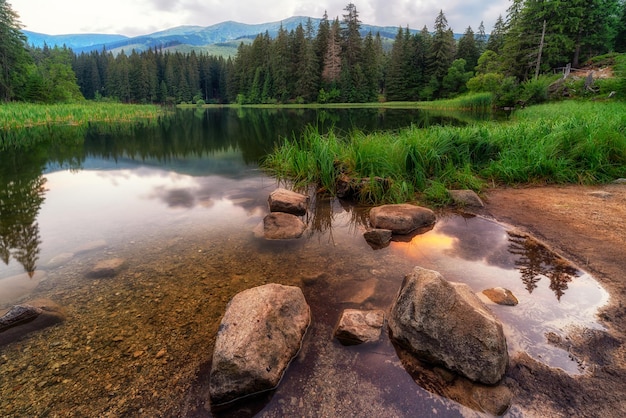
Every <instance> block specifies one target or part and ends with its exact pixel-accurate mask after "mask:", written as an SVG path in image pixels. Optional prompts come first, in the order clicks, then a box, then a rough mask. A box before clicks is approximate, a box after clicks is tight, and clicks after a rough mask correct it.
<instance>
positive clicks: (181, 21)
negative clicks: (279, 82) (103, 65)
mask: <svg viewBox="0 0 626 418" xmlns="http://www.w3.org/2000/svg"><path fill="white" fill-rule="evenodd" d="M7 2H8V3H9V4H10V5H11V7H12V9H13V10H14V11H15V12H17V13H18V15H19V17H20V19H19V20H20V22H21V24H22V26H23V29H26V30H30V31H33V32H39V33H45V34H48V35H61V34H75V33H109V34H120V35H126V36H138V35H146V34H150V33H153V32H157V31H160V30H165V29H169V28H173V27H176V26H181V25H195V26H211V25H214V24H216V23H220V22H224V21H227V20H234V21H236V22H241V23H248V24H255V23H267V22H277V21H280V20H283V19H286V18H288V17H291V16H310V17H314V18H321V17H322V16H323V14H324V11H325V10H327V11H328V17H329V18H330V19H334V18H335V17H339V18H340V19H341V15H342V14H343V13H344V10H343V9H344V8H345V7H346V5H347V4H348V3H350V1H349V0H326V1H319V0H313V1H309V0H271V1H267V0H265V1H259V0H230V1H225V0H106V1H101V0H8V1H7ZM352 2H353V3H354V4H355V6H356V9H357V11H358V13H359V17H360V20H361V22H362V23H366V24H370V25H377V26H395V27H398V26H402V27H406V26H408V27H409V28H411V29H421V28H422V27H423V26H424V25H427V26H428V28H429V29H432V27H433V25H434V22H435V18H436V17H437V14H438V13H439V11H440V10H443V12H444V14H445V16H446V19H447V20H448V25H449V26H450V27H451V28H452V29H453V30H454V32H456V33H463V32H464V31H465V29H466V28H467V27H468V26H471V27H472V29H473V30H474V32H476V30H477V29H478V26H479V25H480V22H481V21H482V22H484V25H485V31H486V32H487V33H489V32H491V29H492V28H493V25H494V23H495V21H496V19H497V18H498V15H502V16H503V17H506V9H507V7H508V6H509V3H510V0H446V1H441V0H352Z"/></svg>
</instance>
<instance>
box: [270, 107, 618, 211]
mask: <svg viewBox="0 0 626 418" xmlns="http://www.w3.org/2000/svg"><path fill="white" fill-rule="evenodd" d="M339 166H340V167H342V170H341V171H343V172H346V173H347V174H349V175H350V176H353V177H355V178H362V177H365V178H370V179H374V177H383V178H385V179H388V180H389V181H388V183H389V184H390V187H389V188H388V189H385V190H382V188H381V187H380V186H379V189H380V190H372V193H369V194H367V200H369V201H372V202H374V203H382V202H398V201H409V200H413V199H415V198H416V194H421V196H422V197H425V198H426V199H428V200H431V201H434V202H435V203H445V201H446V199H447V193H446V192H445V191H446V190H448V189H459V188H464V189H465V188H469V189H472V190H475V191H481V190H482V188H483V187H484V185H485V184H486V183H503V184H519V183H583V184H590V183H602V182H607V181H610V180H613V179H615V178H617V177H624V176H626V103H617V102H614V103H608V102H607V103H601V102H561V103H555V104H547V105H540V106H534V107H529V108H526V109H524V110H521V111H518V112H516V113H515V114H514V116H513V117H512V118H511V119H510V120H509V121H507V122H500V123H498V122H477V123H474V124H471V125H468V126H464V127H450V126H446V127H434V128H428V129H418V128H416V127H410V128H406V129H403V130H400V131H398V132H382V133H381V132H379V133H373V134H370V135H365V134H362V133H360V132H353V133H351V134H350V135H348V136H347V137H345V138H339V137H337V136H336V135H335V134H334V133H332V132H331V133H330V134H328V135H325V136H324V135H320V134H319V133H318V132H316V131H308V132H307V133H305V134H304V135H303V137H302V138H300V139H298V140H295V141H286V142H285V143H284V144H282V145H281V146H280V147H278V148H277V149H276V150H275V152H274V153H272V154H271V155H269V156H268V158H267V159H266V160H265V162H264V167H266V168H267V169H268V170H270V171H271V172H272V173H274V174H275V175H276V176H278V177H281V178H291V179H294V180H296V182H299V183H301V184H304V183H307V182H308V183H318V184H320V185H322V186H323V187H324V188H326V189H328V190H330V191H333V190H334V183H335V181H336V177H337V175H338V171H339V170H337V167H339ZM370 183H371V184H372V187H373V188H374V187H375V186H374V185H375V184H378V185H380V183H379V182H375V181H371V182H370Z"/></svg>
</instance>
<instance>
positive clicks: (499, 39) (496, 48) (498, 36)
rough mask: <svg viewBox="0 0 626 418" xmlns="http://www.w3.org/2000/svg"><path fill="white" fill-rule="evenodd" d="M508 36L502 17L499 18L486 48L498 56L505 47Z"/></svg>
mask: <svg viewBox="0 0 626 418" xmlns="http://www.w3.org/2000/svg"><path fill="white" fill-rule="evenodd" d="M505 34H506V25H505V23H504V19H503V18H502V15H500V16H498V19H497V20H496V23H495V24H494V26H493V30H492V31H491V34H490V35H489V39H488V40H487V45H486V48H487V49H488V50H490V51H493V52H495V53H496V54H499V53H500V50H501V49H502V46H503V45H504V38H505Z"/></svg>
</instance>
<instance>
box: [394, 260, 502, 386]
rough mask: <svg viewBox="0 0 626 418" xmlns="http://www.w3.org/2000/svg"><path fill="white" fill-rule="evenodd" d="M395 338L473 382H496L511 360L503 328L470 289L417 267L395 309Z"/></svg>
mask: <svg viewBox="0 0 626 418" xmlns="http://www.w3.org/2000/svg"><path fill="white" fill-rule="evenodd" d="M389 329H390V332H391V335H392V338H393V340H395V341H396V342H397V343H399V344H400V345H402V346H404V347H405V348H406V349H407V350H409V351H410V352H412V353H413V354H414V355H415V356H417V357H419V358H421V359H423V360H425V361H428V362H431V363H434V364H441V365H444V366H445V367H447V368H448V369H450V370H452V371H455V372H457V373H459V374H461V375H463V376H466V377H467V378H469V379H470V380H473V381H477V382H482V383H486V384H494V383H497V382H498V381H499V380H500V379H501V378H502V376H503V375H504V373H505V371H506V368H507V365H508V361H509V357H508V352H507V346H506V340H505V338H504V333H503V331H502V324H501V323H500V322H499V321H498V320H497V319H496V318H495V317H494V316H493V314H492V313H491V312H490V311H489V310H488V309H487V307H486V306H485V305H484V304H483V303H482V302H481V301H480V300H479V299H478V297H477V296H476V295H475V294H474V293H472V291H471V290H470V288H469V286H467V285H465V284H461V283H450V282H448V281H446V280H445V279H444V278H443V277H442V276H441V274H439V273H438V272H436V271H432V270H426V269H423V268H421V267H415V268H414V269H413V271H412V272H411V273H410V274H408V275H407V276H406V277H405V278H404V281H403V283H402V287H401V288H400V291H399V293H398V296H397V298H396V300H395V302H394V304H393V306H392V307H391V313H390V316H389Z"/></svg>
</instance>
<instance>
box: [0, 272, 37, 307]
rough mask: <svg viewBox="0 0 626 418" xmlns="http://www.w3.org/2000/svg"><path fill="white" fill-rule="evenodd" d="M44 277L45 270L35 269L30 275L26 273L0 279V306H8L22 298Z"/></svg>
mask: <svg viewBox="0 0 626 418" xmlns="http://www.w3.org/2000/svg"><path fill="white" fill-rule="evenodd" d="M45 279H46V272H45V271H43V270H35V273H34V274H33V275H32V276H31V275H30V274H28V273H22V274H18V275H16V276H11V277H7V278H5V279H2V282H1V283H2V286H0V287H1V289H2V291H1V292H0V308H4V307H8V306H10V305H12V304H14V303H15V302H17V301H19V300H22V299H23V298H24V297H26V296H27V295H29V294H30V293H31V292H32V291H33V290H35V288H36V287H37V286H38V285H39V283H41V282H42V281H44V280H45Z"/></svg>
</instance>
